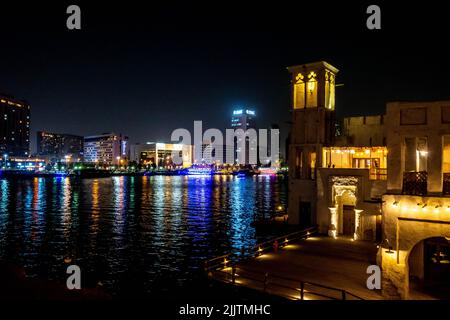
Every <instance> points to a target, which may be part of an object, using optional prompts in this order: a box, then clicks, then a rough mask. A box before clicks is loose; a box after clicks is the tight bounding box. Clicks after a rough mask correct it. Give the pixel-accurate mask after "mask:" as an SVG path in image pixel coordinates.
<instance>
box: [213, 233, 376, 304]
mask: <svg viewBox="0 0 450 320" xmlns="http://www.w3.org/2000/svg"><path fill="white" fill-rule="evenodd" d="M376 251H377V248H376V245H375V244H374V243H371V242H365V241H352V240H351V239H349V238H338V239H332V238H328V237H309V238H308V239H307V240H302V241H299V242H296V243H291V244H289V245H287V246H285V247H283V248H279V249H278V250H277V252H274V251H271V252H269V253H264V254H262V255H261V256H259V257H257V258H254V259H250V260H247V261H244V262H241V263H238V264H237V265H236V271H235V272H236V277H235V283H236V284H237V285H241V286H245V287H249V288H253V289H257V290H264V291H265V292H267V293H270V294H274V295H279V296H283V297H285V298H288V299H300V297H301V286H303V299H305V300H318V299H347V300H354V299H369V300H378V299H382V296H381V293H380V291H377V290H374V291H372V290H369V289H367V287H366V280H367V277H368V276H369V275H368V274H367V273H366V269H367V267H368V266H369V265H371V264H375V257H376ZM224 271H226V272H228V274H226V273H222V275H221V276H222V279H228V280H229V279H230V276H229V274H231V273H232V272H231V267H228V268H226V269H225V270H224ZM214 277H216V278H217V277H220V275H218V274H217V273H215V274H214ZM302 282H303V284H302ZM316 284H317V285H316ZM313 293H314V294H313ZM321 295H322V296H321Z"/></svg>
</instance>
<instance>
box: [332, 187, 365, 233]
mask: <svg viewBox="0 0 450 320" xmlns="http://www.w3.org/2000/svg"><path fill="white" fill-rule="evenodd" d="M356 195H357V187H356V186H355V185H333V189H332V197H333V205H334V206H333V207H331V208H329V209H330V228H329V232H328V234H329V235H330V236H331V237H336V236H337V235H338V234H342V235H345V236H350V237H353V238H358V237H357V234H358V232H359V229H358V227H359V221H360V213H361V211H362V210H358V209H356V205H357V202H358V199H357V196H356Z"/></svg>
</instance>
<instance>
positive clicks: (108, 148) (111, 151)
mask: <svg viewBox="0 0 450 320" xmlns="http://www.w3.org/2000/svg"><path fill="white" fill-rule="evenodd" d="M126 159H128V137H125V136H122V135H120V134H119V135H117V134H114V133H107V134H102V135H97V136H87V137H84V161H85V162H88V163H98V164H103V165H117V164H120V161H121V160H122V161H123V160H126Z"/></svg>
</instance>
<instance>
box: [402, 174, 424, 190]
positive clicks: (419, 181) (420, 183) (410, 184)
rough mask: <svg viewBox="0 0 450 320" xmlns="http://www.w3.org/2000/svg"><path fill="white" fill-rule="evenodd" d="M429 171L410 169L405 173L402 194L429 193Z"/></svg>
mask: <svg viewBox="0 0 450 320" xmlns="http://www.w3.org/2000/svg"><path fill="white" fill-rule="evenodd" d="M427 180H428V173H427V172H426V171H410V172H404V173H403V188H402V194H408V195H417V196H423V195H426V194H427Z"/></svg>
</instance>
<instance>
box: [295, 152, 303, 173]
mask: <svg viewBox="0 0 450 320" xmlns="http://www.w3.org/2000/svg"><path fill="white" fill-rule="evenodd" d="M302 157H303V154H302V150H301V149H300V148H296V149H295V170H294V177H295V179H300V178H301V175H302V173H301V172H302V169H303V159H302Z"/></svg>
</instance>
